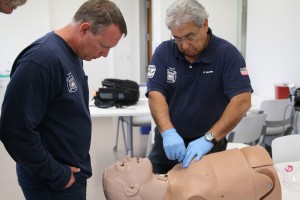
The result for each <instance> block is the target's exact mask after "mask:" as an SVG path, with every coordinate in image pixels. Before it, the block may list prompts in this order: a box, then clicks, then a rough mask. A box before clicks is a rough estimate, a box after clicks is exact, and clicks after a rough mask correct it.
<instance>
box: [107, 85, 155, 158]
mask: <svg viewBox="0 0 300 200" xmlns="http://www.w3.org/2000/svg"><path fill="white" fill-rule="evenodd" d="M139 90H140V97H139V99H140V100H141V99H146V97H145V93H146V90H147V86H146V84H140V87H139ZM151 119H152V118H151V116H150V115H149V116H148V115H147V116H133V117H132V126H134V127H138V126H150V125H151ZM124 123H128V117H125V116H119V117H118V125H117V134H116V144H115V146H114V147H113V150H114V151H117V150H118V139H119V129H120V125H121V126H122V133H123V140H124V145H125V149H126V154H127V153H128V147H127V144H126V137H125V130H124Z"/></svg>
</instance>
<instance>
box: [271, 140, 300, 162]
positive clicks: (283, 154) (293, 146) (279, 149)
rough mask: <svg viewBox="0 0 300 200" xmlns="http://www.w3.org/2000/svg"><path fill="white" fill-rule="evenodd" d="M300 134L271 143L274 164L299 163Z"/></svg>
mask: <svg viewBox="0 0 300 200" xmlns="http://www.w3.org/2000/svg"><path fill="white" fill-rule="evenodd" d="M299 149H300V134H294V135H287V136H281V137H278V138H275V139H274V140H273V141H272V159H273V161H274V163H281V162H291V161H300V153H299Z"/></svg>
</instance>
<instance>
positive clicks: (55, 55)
mask: <svg viewBox="0 0 300 200" xmlns="http://www.w3.org/2000/svg"><path fill="white" fill-rule="evenodd" d="M126 34H127V28H126V23H125V20H124V18H123V15H122V13H121V11H120V10H119V8H118V7H117V5H115V3H113V2H112V1H110V0H89V1H86V2H85V3H83V4H82V5H81V6H80V8H79V9H78V11H77V12H76V13H75V15H74V17H73V20H72V21H71V22H70V23H68V24H67V25H66V26H64V27H63V28H61V29H58V30H55V31H52V32H50V33H48V34H46V35H45V36H43V37H41V38H40V39H38V40H36V41H35V42H33V43H32V44H31V45H29V46H28V47H26V48H25V49H24V50H23V51H22V52H21V53H20V54H19V55H18V57H17V58H16V60H15V62H14V64H13V67H12V72H11V80H10V83H9V85H8V86H7V90H6V93H5V97H4V101H3V104H2V113H1V121H0V139H1V141H2V142H3V144H4V146H5V148H6V150H7V151H8V153H9V154H10V155H11V157H12V158H13V159H14V160H15V161H16V163H17V176H18V182H19V185H20V186H21V188H22V191H23V193H24V196H25V198H26V200H46V199H48V200H50V199H55V200H85V199H86V185H87V179H88V178H89V177H91V176H92V168H91V161H90V154H89V150H90V144H91V129H92V127H91V117H90V111H89V88H88V80H87V79H88V77H87V76H86V75H85V72H84V69H83V60H86V61H90V60H92V59H96V58H100V57H106V56H107V55H108V53H109V50H110V49H111V48H113V47H114V46H116V45H117V44H118V42H119V41H120V39H121V37H122V36H123V35H125V36H126Z"/></svg>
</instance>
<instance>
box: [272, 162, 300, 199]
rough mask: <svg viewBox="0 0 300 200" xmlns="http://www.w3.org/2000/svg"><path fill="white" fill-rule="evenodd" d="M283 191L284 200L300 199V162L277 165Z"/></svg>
mask: <svg viewBox="0 0 300 200" xmlns="http://www.w3.org/2000/svg"><path fill="white" fill-rule="evenodd" d="M274 167H275V169H276V171H277V174H278V177H279V180H280V184H281V191H282V200H299V199H300V161H295V162H286V163H277V164H275V166H274Z"/></svg>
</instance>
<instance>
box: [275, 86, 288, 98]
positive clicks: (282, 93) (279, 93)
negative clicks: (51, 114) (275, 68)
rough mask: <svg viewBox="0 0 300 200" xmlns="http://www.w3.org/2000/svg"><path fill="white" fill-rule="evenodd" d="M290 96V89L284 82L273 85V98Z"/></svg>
mask: <svg viewBox="0 0 300 200" xmlns="http://www.w3.org/2000/svg"><path fill="white" fill-rule="evenodd" d="M289 96H290V89H289V87H288V86H287V85H285V84H276V85H275V99H288V98H289Z"/></svg>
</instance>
